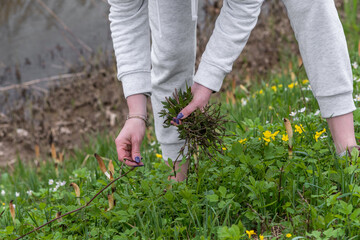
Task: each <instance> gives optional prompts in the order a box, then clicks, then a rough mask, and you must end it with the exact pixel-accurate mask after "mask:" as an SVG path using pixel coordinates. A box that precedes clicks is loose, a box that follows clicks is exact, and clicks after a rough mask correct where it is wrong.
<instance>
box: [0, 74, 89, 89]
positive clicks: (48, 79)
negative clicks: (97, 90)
mask: <svg viewBox="0 0 360 240" xmlns="http://www.w3.org/2000/svg"><path fill="white" fill-rule="evenodd" d="M85 74H86V73H85V72H78V73H66V74H61V75H56V76H52V77H48V78H40V79H35V80H31V81H28V82H25V83H22V84H13V85H10V86H6V87H1V88H0V92H5V91H9V90H12V89H16V88H27V87H28V86H31V85H34V84H38V83H42V82H51V81H56V80H63V79H68V78H72V77H82V76H85Z"/></svg>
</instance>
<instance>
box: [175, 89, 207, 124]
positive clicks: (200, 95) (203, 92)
mask: <svg viewBox="0 0 360 240" xmlns="http://www.w3.org/2000/svg"><path fill="white" fill-rule="evenodd" d="M212 92H213V91H212V90H211V89H209V88H207V87H204V86H203V85H201V84H198V83H194V84H193V85H192V87H191V93H192V94H193V96H194V97H193V99H192V101H191V102H190V103H189V104H188V105H187V106H186V107H185V108H184V109H183V110H181V112H180V113H179V114H178V115H177V117H176V118H173V121H171V124H173V125H175V126H176V125H178V124H181V119H185V118H186V117H188V116H189V115H190V114H191V113H192V112H194V111H195V110H196V109H202V108H203V107H205V106H206V104H208V102H209V99H210V96H211V94H212Z"/></svg>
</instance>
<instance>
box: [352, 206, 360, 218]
mask: <svg viewBox="0 0 360 240" xmlns="http://www.w3.org/2000/svg"><path fill="white" fill-rule="evenodd" d="M359 215H360V208H357V209H355V211H354V212H353V213H352V214H351V215H350V219H351V220H359V219H358V216H359Z"/></svg>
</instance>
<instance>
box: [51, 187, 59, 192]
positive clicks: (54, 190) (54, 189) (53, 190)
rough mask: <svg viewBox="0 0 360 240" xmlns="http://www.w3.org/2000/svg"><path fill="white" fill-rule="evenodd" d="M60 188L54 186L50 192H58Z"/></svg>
mask: <svg viewBox="0 0 360 240" xmlns="http://www.w3.org/2000/svg"><path fill="white" fill-rule="evenodd" d="M57 190H58V188H57V187H54V188H50V192H56V191H57Z"/></svg>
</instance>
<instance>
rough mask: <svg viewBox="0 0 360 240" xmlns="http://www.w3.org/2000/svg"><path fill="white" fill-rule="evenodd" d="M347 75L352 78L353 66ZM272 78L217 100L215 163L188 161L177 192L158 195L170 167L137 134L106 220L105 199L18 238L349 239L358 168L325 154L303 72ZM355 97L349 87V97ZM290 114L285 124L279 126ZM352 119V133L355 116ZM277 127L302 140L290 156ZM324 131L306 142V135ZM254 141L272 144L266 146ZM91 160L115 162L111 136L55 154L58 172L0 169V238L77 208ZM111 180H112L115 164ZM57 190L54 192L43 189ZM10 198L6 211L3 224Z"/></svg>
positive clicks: (96, 175)
mask: <svg viewBox="0 0 360 240" xmlns="http://www.w3.org/2000/svg"><path fill="white" fill-rule="evenodd" d="M352 61H353V62H355V61H357V62H359V57H358V56H356V54H352ZM293 66H296V62H294V63H293ZM353 71H354V75H355V77H359V76H360V68H357V69H353ZM282 72H283V73H282V74H279V75H275V76H272V77H270V79H267V80H266V82H265V81H264V82H261V83H259V84H256V85H254V86H252V88H251V89H249V90H246V89H243V88H240V87H238V88H236V89H234V90H232V92H229V93H224V94H222V95H221V96H220V100H221V101H222V102H223V103H224V104H223V105H222V110H223V112H224V113H225V114H227V115H228V116H229V119H230V120H232V122H231V123H228V125H227V126H226V127H227V129H228V133H229V136H228V137H226V138H225V139H224V141H225V143H226V150H225V155H223V156H222V155H219V154H217V155H216V156H217V157H216V159H215V160H216V161H211V160H209V159H206V158H204V157H203V156H200V158H199V159H200V160H199V162H200V167H199V170H198V172H197V173H192V174H191V175H190V177H189V180H188V184H186V183H185V182H184V183H179V184H175V185H173V187H172V189H171V190H168V191H166V192H165V191H164V189H166V188H167V186H168V184H169V181H168V180H167V176H168V175H169V174H170V169H169V168H168V167H167V166H166V165H165V164H164V163H163V162H162V160H161V158H159V156H158V154H160V150H159V146H158V144H157V143H156V142H155V138H154V136H153V132H149V134H148V136H147V137H146V139H145V140H144V143H143V146H142V156H143V157H144V163H145V166H144V167H143V168H138V169H136V170H135V171H133V172H131V173H130V174H129V175H128V176H126V177H124V178H121V179H120V180H119V181H118V182H117V183H116V192H115V193H114V197H115V199H116V206H115V207H114V208H113V209H112V210H110V211H106V209H107V208H108V207H109V206H108V199H107V195H108V194H109V193H110V190H108V191H105V192H104V193H103V194H100V196H99V197H98V198H97V199H96V200H95V201H94V202H93V204H91V205H90V206H89V207H87V208H85V209H83V210H81V211H80V212H78V213H76V214H72V215H69V216H66V217H64V218H63V220H62V221H61V222H57V221H56V222H54V223H52V224H50V225H48V226H46V227H44V228H43V229H41V230H39V231H38V232H37V233H33V234H31V235H30V236H28V237H27V238H25V239H34V238H36V239H248V234H247V233H246V231H248V233H250V232H249V231H250V230H253V231H254V233H256V235H257V236H258V237H259V235H260V234H261V235H263V236H265V239H301V238H306V239H359V238H360V220H359V219H360V181H359V172H360V161H358V159H357V157H354V158H353V159H348V158H346V157H344V158H341V159H340V158H338V157H337V156H336V154H335V150H334V146H333V144H332V141H331V136H330V132H329V130H328V129H327V124H326V121H325V120H324V119H322V118H321V117H320V116H319V115H316V114H315V113H316V112H317V110H318V105H317V103H316V101H315V99H314V98H313V96H312V93H311V91H310V90H308V88H309V87H308V86H309V84H308V83H307V81H303V80H305V76H304V73H303V70H298V69H294V70H292V69H283V71H282ZM292 72H295V73H292ZM286 73H288V74H286ZM359 88H360V84H359V83H358V82H354V96H355V95H356V94H358V93H359V92H360V89H359ZM226 102H228V103H226ZM356 104H357V105H358V102H356ZM299 110H300V112H299ZM291 112H293V113H295V112H296V115H294V116H289V114H290V113H291ZM354 116H355V127H356V132H357V133H358V134H359V133H360V131H359V127H360V111H359V110H357V111H356V112H355V114H354ZM284 117H286V118H289V119H290V121H291V123H292V126H293V129H294V130H295V129H296V128H299V126H302V130H303V131H298V132H296V131H295V132H294V149H293V150H294V154H293V157H292V158H289V155H288V150H287V148H288V147H287V141H284V139H283V138H285V136H286V131H285V127H284V125H283V118H284ZM295 126H298V127H295ZM324 128H325V129H326V132H324V133H322V135H321V136H320V137H319V138H318V141H316V139H315V138H314V136H315V135H316V132H320V131H322V130H323V129H324ZM266 131H270V132H271V134H273V136H274V137H273V138H272V137H269V136H268V137H266V136H265V135H264V133H265V132H266ZM276 132H277V134H276ZM268 133H269V132H268ZM357 137H359V136H357ZM244 139H246V140H244ZM265 139H267V141H266V140H265ZM269 141H270V142H269ZM95 152H97V153H98V154H99V155H101V156H103V157H106V158H108V159H113V160H115V159H117V155H116V151H115V145H114V143H113V140H112V138H111V137H109V136H108V135H106V134H104V135H101V136H99V137H98V138H97V139H94V140H93V142H91V143H89V144H88V146H85V147H83V148H82V149H79V150H78V151H76V153H75V154H73V155H71V156H68V155H65V160H64V163H63V164H62V165H60V166H59V167H58V171H56V169H55V164H54V162H53V160H51V159H43V160H44V161H42V160H40V165H39V166H38V167H35V166H32V165H31V164H30V166H29V165H28V164H26V165H24V164H23V163H22V162H21V160H19V161H18V163H17V164H16V166H14V169H15V170H14V172H11V173H10V171H9V172H7V171H6V170H5V169H4V170H3V171H2V174H1V179H0V181H1V182H0V191H4V194H3V195H2V194H0V213H1V212H2V211H3V210H4V213H3V214H2V216H1V217H0V229H1V230H0V239H15V238H16V237H19V236H20V235H22V234H24V233H26V232H28V231H30V230H32V229H33V228H34V227H37V226H40V225H42V224H44V223H45V222H47V221H49V220H50V219H52V218H54V217H55V215H56V213H57V212H59V211H61V212H62V213H66V212H68V211H71V210H74V209H76V208H78V207H80V206H82V205H84V204H85V203H86V202H87V201H89V200H90V199H91V197H92V196H94V195H95V194H96V192H97V191H99V190H100V189H101V188H103V187H104V185H106V184H107V183H108V182H109V180H108V179H107V178H106V176H105V175H104V174H103V173H102V172H101V171H100V168H99V166H98V164H97V161H96V160H95V158H94V157H93V156H92V155H93V153H95ZM88 154H89V155H91V156H90V157H89V158H88V159H87V161H86V162H85V163H84V159H85V158H86V156H87V155H88ZM115 170H116V174H115V176H114V177H117V176H119V170H120V164H119V163H117V162H115ZM51 180H53V181H54V183H52V184H51V185H50V184H49V183H51ZM49 181H50V182H49ZM61 181H66V184H65V185H64V186H59V187H57V189H56V191H54V188H55V186H56V182H61ZM72 182H74V183H76V184H77V185H78V186H79V187H80V189H81V196H80V198H79V199H80V201H78V199H77V198H76V196H75V193H74V190H73V188H72V187H70V186H69V184H70V183H72ZM29 190H31V191H33V193H32V194H31V195H29V194H27V191H29ZM16 193H19V196H17V197H16ZM10 200H14V204H15V205H16V207H15V211H16V215H15V220H14V221H13V219H12V217H11V215H10V211H9V202H10ZM287 234H291V237H289V238H288V237H286V235H287ZM288 236H289V235H288ZM252 238H254V236H253V237H252Z"/></svg>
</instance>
